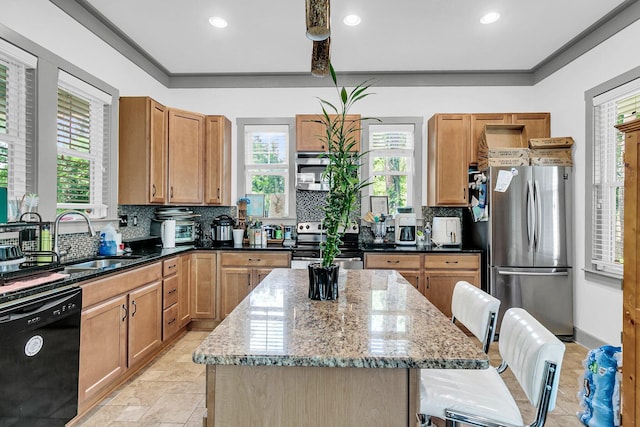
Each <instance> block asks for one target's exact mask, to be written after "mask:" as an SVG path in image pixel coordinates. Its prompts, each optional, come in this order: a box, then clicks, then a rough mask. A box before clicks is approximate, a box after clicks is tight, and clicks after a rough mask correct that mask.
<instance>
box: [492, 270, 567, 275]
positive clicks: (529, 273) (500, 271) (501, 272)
mask: <svg viewBox="0 0 640 427" xmlns="http://www.w3.org/2000/svg"><path fill="white" fill-rule="evenodd" d="M498 274H502V275H504V276H568V275H569V272H568V271H554V272H552V273H537V272H532V271H509V270H498Z"/></svg>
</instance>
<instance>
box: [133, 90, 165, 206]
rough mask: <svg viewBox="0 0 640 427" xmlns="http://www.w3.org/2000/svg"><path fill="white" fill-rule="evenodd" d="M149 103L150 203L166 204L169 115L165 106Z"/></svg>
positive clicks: (151, 101) (152, 101) (154, 102)
mask: <svg viewBox="0 0 640 427" xmlns="http://www.w3.org/2000/svg"><path fill="white" fill-rule="evenodd" d="M149 102H150V106H149V109H150V112H151V113H150V117H151V124H150V126H149V202H151V203H164V202H165V201H166V200H167V150H168V147H167V129H168V114H167V108H166V107H165V106H164V105H161V104H158V103H157V102H156V101H154V100H153V99H149ZM130 185H131V183H130Z"/></svg>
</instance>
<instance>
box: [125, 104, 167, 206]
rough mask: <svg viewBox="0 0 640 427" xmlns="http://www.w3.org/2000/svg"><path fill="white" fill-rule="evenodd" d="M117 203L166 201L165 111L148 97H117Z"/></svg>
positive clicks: (164, 108) (165, 109) (163, 107)
mask: <svg viewBox="0 0 640 427" xmlns="http://www.w3.org/2000/svg"><path fill="white" fill-rule="evenodd" d="M119 108H120V123H119V141H120V143H119V149H118V203H121V204H149V203H154V204H155V203H165V202H166V201H167V193H166V190H167V150H168V146H167V132H168V128H169V126H168V117H169V116H168V111H167V108H166V107H165V106H164V105H161V104H159V103H157V102H156V101H154V100H153V99H151V98H148V97H123V98H120V107H119Z"/></svg>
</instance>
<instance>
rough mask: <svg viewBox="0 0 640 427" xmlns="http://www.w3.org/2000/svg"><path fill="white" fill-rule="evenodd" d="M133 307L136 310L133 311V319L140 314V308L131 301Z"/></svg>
mask: <svg viewBox="0 0 640 427" xmlns="http://www.w3.org/2000/svg"><path fill="white" fill-rule="evenodd" d="M131 305H132V306H133V308H134V309H135V310H133V313H131V317H133V316H135V315H136V313H137V312H138V306H137V305H136V302H135V301H131Z"/></svg>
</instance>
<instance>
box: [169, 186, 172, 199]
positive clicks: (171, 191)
mask: <svg viewBox="0 0 640 427" xmlns="http://www.w3.org/2000/svg"><path fill="white" fill-rule="evenodd" d="M169 197H171V198H172V199H173V186H171V192H170V196H169Z"/></svg>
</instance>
